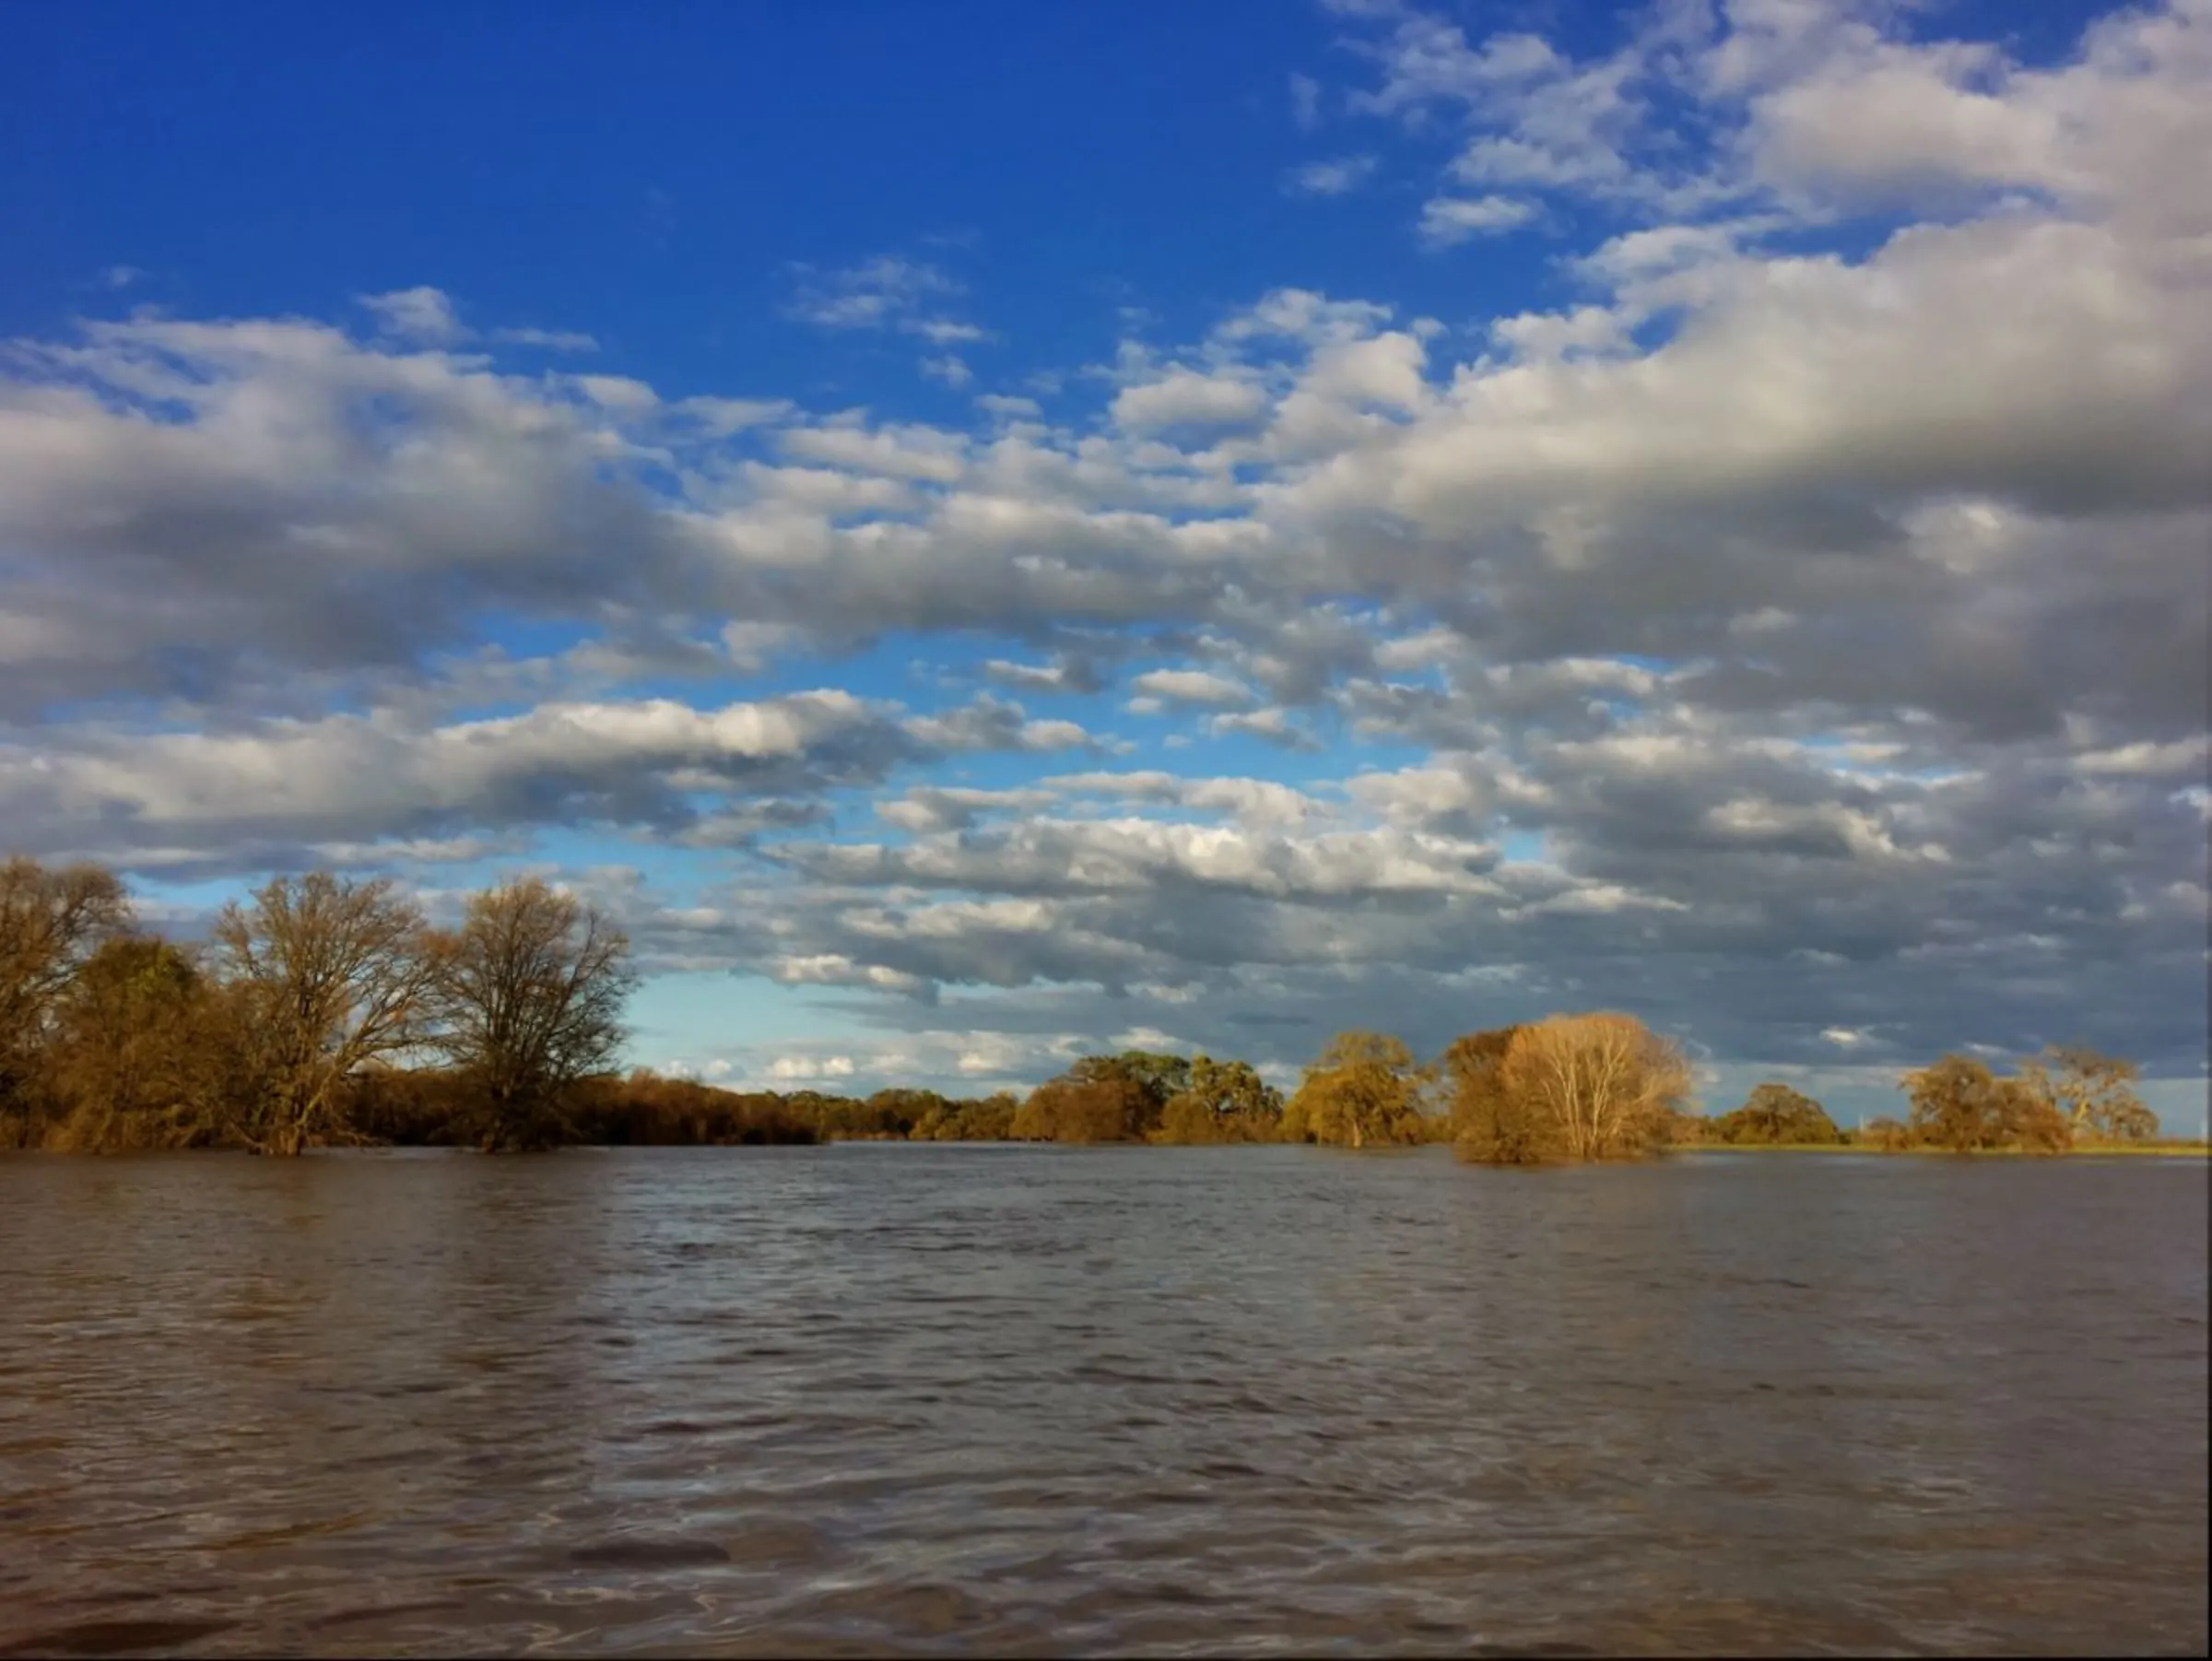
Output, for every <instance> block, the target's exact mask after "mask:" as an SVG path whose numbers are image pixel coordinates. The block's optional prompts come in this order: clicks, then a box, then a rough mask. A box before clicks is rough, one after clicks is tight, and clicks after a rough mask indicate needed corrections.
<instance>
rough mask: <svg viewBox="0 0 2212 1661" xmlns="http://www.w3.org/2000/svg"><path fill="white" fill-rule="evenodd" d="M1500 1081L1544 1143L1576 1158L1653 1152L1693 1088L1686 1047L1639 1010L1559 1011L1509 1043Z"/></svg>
mask: <svg viewBox="0 0 2212 1661" xmlns="http://www.w3.org/2000/svg"><path fill="white" fill-rule="evenodd" d="M1499 1076H1500V1086H1501V1088H1502V1090H1503V1091H1504V1093H1505V1095H1506V1096H1507V1097H1509V1098H1510V1099H1511V1100H1512V1104H1513V1109H1514V1111H1515V1112H1516V1113H1527V1114H1528V1115H1529V1117H1530V1120H1531V1121H1532V1122H1533V1125H1534V1126H1535V1129H1534V1132H1533V1134H1534V1135H1535V1137H1537V1139H1538V1142H1539V1145H1540V1146H1545V1147H1548V1148H1551V1149H1557V1150H1558V1152H1559V1156H1560V1157H1563V1158H1566V1159H1570V1160H1602V1159H1618V1158H1622V1157H1625V1156H1630V1155H1637V1154H1642V1153H1647V1152H1649V1151H1651V1150H1652V1149H1654V1148H1656V1147H1658V1146H1660V1145H1661V1144H1662V1143H1664V1142H1665V1140H1666V1139H1667V1136H1668V1126H1669V1116H1670V1115H1671V1113H1673V1112H1674V1110H1675V1109H1676V1108H1677V1106H1678V1105H1679V1104H1680V1103H1681V1101H1682V1099H1683V1098H1684V1097H1686V1096H1687V1095H1688V1093H1689V1083H1690V1078H1689V1064H1688V1062H1687V1061H1686V1060H1685V1059H1684V1058H1683V1055H1682V1052H1681V1050H1680V1049H1679V1048H1678V1047H1677V1045H1676V1044H1675V1043H1673V1042H1672V1041H1671V1040H1668V1039H1665V1038H1662V1037H1660V1036H1659V1035H1658V1034H1657V1033H1656V1032H1653V1031H1652V1030H1651V1029H1650V1028H1649V1027H1647V1026H1645V1025H1644V1024H1643V1023H1642V1022H1641V1021H1640V1020H1638V1019H1636V1018H1635V1017H1634V1016H1632V1015H1621V1014H1617V1013H1612V1012H1600V1013H1597V1014H1593V1015H1555V1016H1551V1017H1549V1018H1548V1019H1544V1020H1540V1021H1536V1022H1535V1023H1534V1024H1532V1025H1529V1026H1524V1027H1523V1028H1521V1029H1520V1030H1519V1031H1516V1032H1515V1033H1514V1034H1513V1035H1512V1041H1511V1042H1510V1043H1508V1044H1507V1045H1506V1050H1505V1056H1504V1059H1503V1060H1502V1062H1500V1066H1499Z"/></svg>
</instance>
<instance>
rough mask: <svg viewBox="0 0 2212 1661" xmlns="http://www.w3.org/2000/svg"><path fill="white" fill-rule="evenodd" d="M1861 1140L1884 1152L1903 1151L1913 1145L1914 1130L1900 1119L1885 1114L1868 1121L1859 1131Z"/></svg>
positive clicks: (1868, 1145)
mask: <svg viewBox="0 0 2212 1661" xmlns="http://www.w3.org/2000/svg"><path fill="white" fill-rule="evenodd" d="M1859 1140H1860V1141H1862V1142H1864V1143H1865V1145H1866V1146H1867V1147H1869V1148H1872V1149H1877V1150H1878V1151H1880V1152H1882V1153H1902V1152H1904V1151H1905V1149H1908V1148H1910V1147H1912V1131H1911V1130H1910V1129H1909V1128H1908V1127H1907V1126H1906V1125H1903V1124H1902V1123H1900V1121H1898V1120H1896V1119H1892V1118H1890V1117H1889V1116H1888V1114H1883V1115H1882V1116H1881V1117H1879V1118H1874V1119H1869V1120H1867V1121H1866V1124H1865V1127H1864V1128H1863V1129H1861V1131H1860V1132H1859Z"/></svg>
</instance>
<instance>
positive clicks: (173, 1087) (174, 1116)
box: [46, 935, 249, 1152]
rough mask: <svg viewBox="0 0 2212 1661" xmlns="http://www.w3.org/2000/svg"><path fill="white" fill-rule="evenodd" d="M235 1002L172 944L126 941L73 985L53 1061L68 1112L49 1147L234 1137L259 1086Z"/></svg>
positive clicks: (109, 948)
mask: <svg viewBox="0 0 2212 1661" xmlns="http://www.w3.org/2000/svg"><path fill="white" fill-rule="evenodd" d="M232 1014H233V1007H232V1005H231V1002H230V1000H229V998H227V997H226V996H225V995H224V993H223V991H222V989H220V988H218V987H216V986H212V985H210V984H208V983H207V981H206V978H205V977H204V976H203V975H202V974H201V973H200V972H199V969H198V967H197V966H196V965H195V964H194V962H193V960H191V958H189V957H188V956H187V955H186V954H185V953H183V952H182V951H180V950H178V949H177V948H175V947H174V946H171V944H169V942H167V941H166V940H159V939H148V938H145V937H136V936H127V935H126V936H119V937H114V938H112V939H110V940H107V941H106V942H104V943H103V944H102V945H101V946H100V949H99V950H98V951H95V952H94V953H93V954H92V955H91V957H90V958H88V959H87V960H86V961H85V964H84V967H83V968H82V969H81V970H79V971H78V972H77V974H76V979H75V980H73V981H72V982H71V983H70V984H69V985H68V986H67V988H65V991H64V992H63V995H62V996H61V998H60V1000H59V1005H58V1007H57V1009H56V1012H55V1021H54V1032H53V1041H52V1043H51V1044H50V1045H49V1048H48V1053H47V1057H46V1073H47V1078H48V1083H49V1088H50V1089H51V1090H52V1092H53V1099H54V1102H55V1105H56V1106H57V1107H58V1108H59V1109H60V1110H61V1112H62V1113H63V1114H64V1118H63V1122H62V1124H61V1125H59V1126H58V1127H57V1128H56V1129H55V1130H53V1131H52V1132H50V1133H49V1134H48V1137H47V1146H49V1147H54V1146H57V1145H58V1146H63V1147H66V1148H69V1149H76V1150H78V1151H83V1152H102V1151H108V1150H112V1149H129V1148H190V1147H196V1146H201V1145H204V1144H206V1143H210V1142H216V1141H219V1140H221V1139H223V1137H224V1136H225V1134H226V1129H227V1127H226V1125H225V1124H224V1117H225V1114H226V1113H227V1112H228V1110H229V1105H230V1104H231V1102H232V1101H234V1100H235V1099H236V1097H237V1094H238V1092H239V1091H240V1090H241V1088H242V1087H243V1086H244V1085H246V1084H247V1083H248V1082H249V1081H248V1080H245V1079H241V1078H240V1077H238V1074H239V1072H240V1059H241V1055H242V1054H243V1053H244V1049H245V1045H244V1044H243V1043H242V1042H241V1040H242V1037H243V1034H242V1033H241V1032H240V1031H238V1029H237V1027H236V1024H235V1022H234V1021H233V1020H232V1019H230V1017H231V1015H232Z"/></svg>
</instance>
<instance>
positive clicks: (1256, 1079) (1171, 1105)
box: [1158, 1054, 1283, 1143]
mask: <svg viewBox="0 0 2212 1661" xmlns="http://www.w3.org/2000/svg"><path fill="white" fill-rule="evenodd" d="M1282 1119H1283V1093H1282V1091H1280V1090H1277V1089H1276V1088H1275V1086H1273V1085H1271V1084H1269V1083H1267V1082H1266V1080H1265V1079H1263V1078H1261V1077H1260V1075H1259V1073H1258V1071H1257V1069H1255V1068H1254V1067H1253V1066H1252V1064H1251V1063H1250V1062H1246V1061H1216V1060H1215V1059H1214V1058H1213V1057H1212V1056H1210V1055H1205V1054H1200V1055H1194V1056H1192V1057H1191V1060H1190V1063H1189V1066H1188V1070H1187V1072H1186V1073H1185V1075H1184V1083H1183V1087H1182V1089H1181V1090H1178V1091H1177V1092H1176V1093H1175V1094H1174V1095H1173V1096H1171V1097H1170V1098H1169V1100H1168V1104H1167V1106H1166V1107H1165V1108H1164V1109H1163V1110H1162V1111H1161V1113H1160V1123H1159V1133H1158V1135H1159V1140H1160V1141H1163V1142H1176V1143H1211V1142H1265V1141H1272V1140H1274V1139H1275V1137H1277V1135H1279V1134H1280V1132H1281V1129H1282Z"/></svg>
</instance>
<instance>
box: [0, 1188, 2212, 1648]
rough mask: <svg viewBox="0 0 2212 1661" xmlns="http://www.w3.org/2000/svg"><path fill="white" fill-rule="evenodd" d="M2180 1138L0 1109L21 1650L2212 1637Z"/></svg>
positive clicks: (9, 1502)
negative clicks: (390, 1144) (601, 1147)
mask: <svg viewBox="0 0 2212 1661" xmlns="http://www.w3.org/2000/svg"><path fill="white" fill-rule="evenodd" d="M2206 1180H2207V1179H2206V1169H2205V1167H2204V1166H2203V1165H2202V1164H2200V1163H2195V1162H2186V1161H2183V1162H2168V1161H2163V1160H2124V1161H2123V1160H2115V1161H2109V1162H2107V1161H2098V1160H2066V1161H2054V1162H2047V1163H2046V1162H2037V1161H2032V1160H1961V1161H1952V1160H1933V1159H1916V1160H1881V1159H1877V1158H1857V1157H1841V1156H1840V1157H1832V1158H1823V1159H1817V1160H1816V1159H1806V1160H1790V1159H1781V1158H1765V1159H1756V1158H1753V1159H1747V1158H1740V1157H1729V1156H1708V1157H1700V1158H1698V1159H1694V1160H1673V1161H1670V1162H1667V1163H1665V1164H1663V1165H1659V1166H1653V1167H1647V1168H1607V1169H1587V1170H1578V1171H1562V1172H1541V1173H1533V1174H1532V1173H1524V1172H1500V1171H1487V1170H1476V1169H1470V1168H1466V1167H1462V1166H1459V1165H1455V1164H1454V1163H1453V1161H1452V1160H1450V1158H1449V1157H1448V1156H1446V1155H1444V1154H1442V1153H1441V1150H1427V1151H1424V1152H1421V1153H1410V1154H1383V1155H1371V1156H1347V1155H1331V1154H1325V1153H1321V1152H1317V1151H1313V1150H1308V1149H1273V1148H1270V1149H1218V1150H1215V1149H1194V1150H1188V1151H1171V1150H1156V1149H1099V1150H1084V1149H1030V1148H996V1147H961V1148H935V1147H928V1146H903V1145H900V1146H865V1145H862V1146H839V1147H830V1148H821V1149H733V1150H680V1151H678V1150H670V1151H636V1152H621V1153H610V1152H572V1153H567V1154H561V1155H557V1156H549V1157H545V1158H540V1159H518V1160H488V1159H484V1158H480V1157H477V1156H471V1155H457V1154H445V1153H429V1154H390V1153H362V1154H347V1155H334V1156H328V1157H316V1158H311V1159H308V1160H300V1161H296V1162H290V1163H286V1162H278V1161H267V1160H249V1159H244V1158H232V1157H228V1156H218V1155H208V1156H175V1157H159V1158H145V1159H120V1160H104V1161H102V1160H65V1159H58V1158H41V1157H36V1156H22V1157H10V1158H6V1159H0V1277H4V1278H5V1290H4V1292H0V1653H6V1652H8V1651H10V1650H16V1651H19V1652H23V1653H40V1654H50V1653H117V1652H129V1653H147V1654H152V1653H158V1652H173V1653H182V1654H188V1655H236V1654H250V1653H267V1652H271V1651H285V1652H307V1653H312V1654H319V1655H371V1654H388V1653H402V1654H405V1653H423V1654H436V1655H453V1654H464V1653H487V1652H496V1653H519V1652H524V1651H527V1652H533V1653H541V1652H542V1653H547V1654H585V1653H592V1654H598V1653H610V1652H618V1651H619V1652H623V1653H653V1652H655V1651H660V1652H664V1653H670V1654H686V1655H697V1654H717V1655H751V1654H760V1655H769V1654H776V1655H784V1654H802V1655H841V1654H881V1653H898V1654H915V1655H969V1654H974V1655H990V1654H1001V1653H1004V1654H1021V1655H1031V1654H1043V1653H1051V1654H1065V1655H1080V1654H1112V1655H1171V1654H1181V1653H1192V1654H1208V1655H1215V1654H1255V1655H1256V1654H1278V1653H1281V1654H1325V1653H1332V1652H1335V1653H1345V1654H1371V1653H1375V1652H1378V1651H1379V1652H1384V1653H1389V1654H1429V1653H1433V1654H1438V1655H1458V1654H1465V1653H1468V1652H1470V1651H1475V1652H1480V1651H1483V1650H1505V1651H1522V1650H1543V1651H1550V1652H1552V1653H1560V1654H1567V1653H1574V1652H1577V1651H1589V1652H1603V1653H1615V1652H1621V1651H1629V1652H1636V1653H1665V1652H1683V1651H1707V1650H1712V1649H1721V1650H1727V1651H1735V1652H1746V1651H1751V1652H1791V1653H1804V1652H1808V1651H1829V1652H1846V1651H1848V1652H1853V1653H1892V1654H1894V1653H1904V1652H1928V1651H1980V1652H1989V1651H2004V1652H2015V1653H2018V1652H2039V1653H2052V1654H2058V1653H2074V1652H2083V1651H2087V1652H2094V1653H2105V1654H2121V1653H2140V1652H2146V1651H2148V1652H2157V1653H2171V1654H2183V1653H2187V1652H2191V1651H2194V1652H2197V1653H2200V1654H2201V1653H2202V1652H2203V1651H2204V1649H2205V1647H2206V1568H2207V1563H2206Z"/></svg>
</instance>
